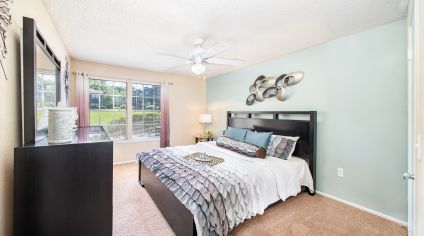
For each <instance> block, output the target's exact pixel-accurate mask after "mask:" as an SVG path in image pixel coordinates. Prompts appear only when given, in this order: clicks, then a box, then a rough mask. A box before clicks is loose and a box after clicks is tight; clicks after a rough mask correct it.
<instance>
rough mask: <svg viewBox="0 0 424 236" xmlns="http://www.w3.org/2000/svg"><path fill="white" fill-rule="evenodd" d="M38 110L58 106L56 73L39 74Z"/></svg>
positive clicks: (37, 81) (45, 72)
mask: <svg viewBox="0 0 424 236" xmlns="http://www.w3.org/2000/svg"><path fill="white" fill-rule="evenodd" d="M36 83H37V95H36V96H37V98H36V99H35V100H36V102H37V109H41V108H43V107H55V106H56V75H55V72H54V71H42V72H40V71H38V72H37V80H36Z"/></svg>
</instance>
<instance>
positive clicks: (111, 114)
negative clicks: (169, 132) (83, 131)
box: [89, 78, 160, 140]
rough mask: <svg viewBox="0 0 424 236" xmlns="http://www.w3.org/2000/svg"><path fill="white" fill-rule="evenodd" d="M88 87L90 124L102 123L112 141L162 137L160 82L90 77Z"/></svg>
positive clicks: (100, 124)
mask: <svg viewBox="0 0 424 236" xmlns="http://www.w3.org/2000/svg"><path fill="white" fill-rule="evenodd" d="M89 88H90V92H89V115H90V119H89V121H90V125H91V126H95V125H98V126H103V127H104V128H105V130H106V132H107V133H108V134H109V136H110V137H111V138H112V139H113V140H127V139H146V138H158V137H159V136H160V85H154V84H147V83H137V82H134V83H133V82H132V81H115V80H103V79H97V78H96V79H92V78H90V79H89ZM128 88H131V89H130V90H129V89H128ZM128 90H129V91H128ZM127 97H131V99H132V103H130V104H128V105H127ZM127 114H128V115H127ZM129 119H131V120H129Z"/></svg>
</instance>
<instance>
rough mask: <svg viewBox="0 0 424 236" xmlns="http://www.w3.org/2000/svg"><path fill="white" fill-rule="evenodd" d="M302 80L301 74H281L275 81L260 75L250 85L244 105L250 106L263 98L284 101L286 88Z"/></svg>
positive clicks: (272, 78)
mask: <svg viewBox="0 0 424 236" xmlns="http://www.w3.org/2000/svg"><path fill="white" fill-rule="evenodd" d="M302 79H303V72H292V73H288V74H282V75H281V76H279V77H278V78H277V79H275V78H274V77H265V76H264V75H261V76H259V77H258V78H257V79H256V80H255V82H254V83H253V84H252V85H250V87H249V92H250V95H249V96H248V97H247V99H246V105H248V106H250V105H252V104H253V103H255V101H258V102H262V101H263V100H265V98H272V97H275V98H277V99H278V100H280V101H284V100H285V99H286V98H287V92H286V87H287V86H292V85H295V84H297V83H299V82H300V81H302Z"/></svg>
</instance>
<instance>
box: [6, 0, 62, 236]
mask: <svg viewBox="0 0 424 236" xmlns="http://www.w3.org/2000/svg"><path fill="white" fill-rule="evenodd" d="M11 14H12V21H13V22H12V25H11V26H10V27H9V32H8V35H7V47H8V51H9V52H8V55H7V58H6V60H5V61H2V62H3V63H4V66H5V68H6V73H7V77H8V80H5V79H4V76H3V75H2V73H1V74H0V94H1V99H0V106H1V107H2V108H3V109H0V127H1V131H0V141H1V142H0V209H1V210H0V235H6V236H7V235H12V223H13V222H12V219H13V214H12V213H13V212H12V210H13V200H12V197H13V148H14V147H15V146H18V145H20V140H21V135H20V132H21V121H20V120H21V114H20V108H21V106H20V34H21V28H22V16H27V17H32V18H34V19H35V21H36V23H37V25H38V28H39V29H40V31H41V32H42V33H43V35H44V37H45V38H46V40H47V42H48V43H49V45H50V47H51V48H52V50H53V51H54V52H55V54H56V55H57V56H58V57H59V59H60V60H61V61H63V59H64V56H65V53H66V48H65V46H64V44H63V42H62V40H61V39H60V37H59V35H58V33H57V31H56V29H55V27H54V25H53V23H52V21H51V19H50V16H49V15H48V13H47V11H46V9H45V8H44V5H43V3H42V1H41V0H30V1H29V0H14V3H13V4H12V8H11ZM62 87H63V86H62Z"/></svg>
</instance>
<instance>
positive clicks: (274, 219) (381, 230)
mask: <svg viewBox="0 0 424 236" xmlns="http://www.w3.org/2000/svg"><path fill="white" fill-rule="evenodd" d="M113 170H114V173H113V181H114V186H113V234H114V235H115V236H118V235H126V236H127V235H154V236H162V235H174V234H173V232H172V230H171V228H170V227H169V225H168V224H167V222H166V221H165V219H164V218H163V216H162V215H161V213H160V212H159V210H158V208H157V207H156V205H155V204H154V202H153V200H152V199H151V198H150V196H149V195H148V193H147V192H146V191H145V190H144V189H143V188H141V187H140V185H139V184H138V182H137V177H138V175H137V174H138V173H137V170H138V166H137V164H125V165H117V166H114V169H113ZM231 234H232V235H263V236H265V235H285V236H289V235H296V236H298V235H364V236H365V235H367V236H368V235H390V236H391V235H407V230H406V229H405V228H403V227H400V226H399V225H397V224H395V223H393V222H390V221H388V220H385V219H383V218H381V217H377V216H374V215H372V214H369V213H366V212H364V211H361V210H358V209H356V208H353V207H350V206H348V205H345V204H342V203H340V202H337V201H334V200H332V199H329V198H326V197H323V196H320V195H316V196H314V197H311V196H309V195H307V194H300V195H298V196H296V197H293V198H290V199H288V200H287V201H285V202H281V203H278V204H276V205H274V206H272V207H270V208H269V209H267V210H266V211H265V214H264V215H258V216H256V217H254V218H253V219H251V220H248V221H246V222H244V223H243V224H241V225H239V226H238V227H237V228H236V229H234V230H233V232H232V233H231Z"/></svg>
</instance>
